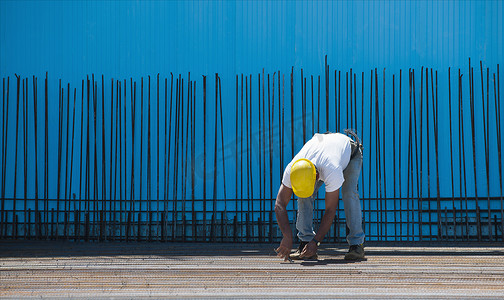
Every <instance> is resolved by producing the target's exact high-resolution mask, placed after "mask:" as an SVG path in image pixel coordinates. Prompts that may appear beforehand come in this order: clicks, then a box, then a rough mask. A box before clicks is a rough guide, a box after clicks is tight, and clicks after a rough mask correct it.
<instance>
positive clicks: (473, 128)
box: [469, 58, 479, 205]
mask: <svg viewBox="0 0 504 300" xmlns="http://www.w3.org/2000/svg"><path fill="white" fill-rule="evenodd" d="M469 86H470V89H469V91H470V92H469V93H470V95H469V99H470V109H471V137H472V157H473V167H474V168H473V169H474V195H475V198H476V203H477V205H478V200H479V199H478V178H477V172H476V168H477V165H476V124H475V118H474V113H475V111H474V110H475V108H474V69H473V68H472V67H471V59H470V58H469Z"/></svg>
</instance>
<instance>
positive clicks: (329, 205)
mask: <svg viewBox="0 0 504 300" xmlns="http://www.w3.org/2000/svg"><path fill="white" fill-rule="evenodd" d="M338 197H339V189H338V190H335V191H334V192H326V197H325V211H324V216H323V217H322V221H321V222H320V227H319V230H318V231H317V234H316V235H315V237H314V238H315V239H316V240H317V241H322V240H323V239H324V236H325V235H326V234H327V232H328V231H329V229H330V228H331V225H332V222H333V220H334V216H335V215H336V210H337V208H338ZM315 253H317V245H316V243H315V242H314V241H311V242H310V243H308V244H307V245H306V246H305V248H304V249H303V252H301V254H300V255H299V257H300V258H303V257H305V256H306V257H310V256H313V255H315Z"/></svg>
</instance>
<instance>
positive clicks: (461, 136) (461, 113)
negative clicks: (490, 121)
mask: <svg viewBox="0 0 504 300" xmlns="http://www.w3.org/2000/svg"><path fill="white" fill-rule="evenodd" d="M458 77H459V151H460V152H462V159H460V156H459V164H460V163H462V164H463V170H464V172H463V179H464V184H463V185H462V172H460V173H461V179H460V181H461V182H460V186H461V194H462V186H463V187H464V202H465V215H466V218H465V220H466V238H467V239H469V218H468V217H469V208H468V200H467V175H466V158H465V141H464V111H463V103H464V102H463V94H462V91H463V89H462V75H460V69H459V76H458ZM460 169H462V167H460ZM461 200H462V197H461Z"/></svg>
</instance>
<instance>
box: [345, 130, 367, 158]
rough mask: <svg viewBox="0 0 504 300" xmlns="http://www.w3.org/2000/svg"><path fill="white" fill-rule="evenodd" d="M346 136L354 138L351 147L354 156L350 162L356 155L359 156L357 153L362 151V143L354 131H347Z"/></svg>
mask: <svg viewBox="0 0 504 300" xmlns="http://www.w3.org/2000/svg"><path fill="white" fill-rule="evenodd" d="M344 132H345V134H346V135H349V136H351V137H352V138H353V140H350V146H351V147H352V154H351V155H350V160H351V159H353V158H354V157H355V155H357V153H359V151H358V150H359V149H361V150H362V148H363V147H362V143H361V141H360V139H359V137H358V136H357V134H356V133H355V131H353V130H352V129H348V128H347V129H345V131H344Z"/></svg>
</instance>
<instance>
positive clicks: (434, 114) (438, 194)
mask: <svg viewBox="0 0 504 300" xmlns="http://www.w3.org/2000/svg"><path fill="white" fill-rule="evenodd" d="M435 74H436V83H435V84H436V91H435V93H436V94H435V98H434V97H433V101H432V117H433V120H434V142H435V144H436V145H435V147H436V148H435V150H436V198H437V199H436V201H437V207H436V209H437V219H438V223H439V222H440V220H441V192H440V190H439V131H438V128H439V122H438V120H439V119H438V112H439V109H438V78H437V70H436V73H435ZM432 77H433V76H432V69H431V82H432ZM432 86H434V85H432ZM433 96H434V93H433ZM434 102H435V106H434ZM440 232H441V229H440V228H438V238H440Z"/></svg>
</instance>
